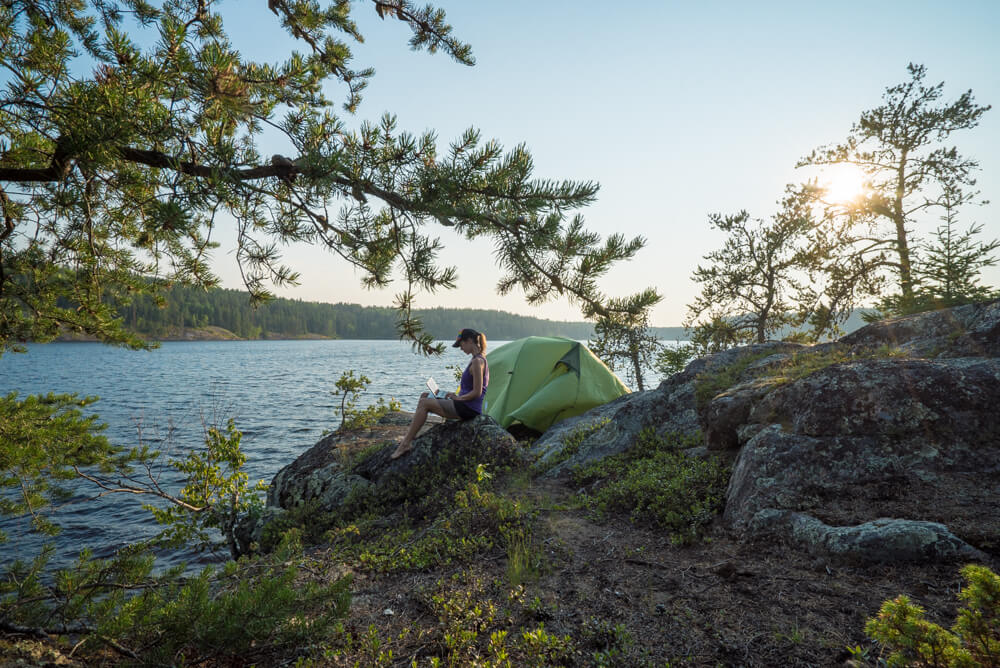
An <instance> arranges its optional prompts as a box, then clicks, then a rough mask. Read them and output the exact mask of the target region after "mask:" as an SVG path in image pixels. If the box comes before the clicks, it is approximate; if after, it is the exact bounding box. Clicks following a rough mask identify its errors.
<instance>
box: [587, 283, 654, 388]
mask: <svg viewBox="0 0 1000 668" xmlns="http://www.w3.org/2000/svg"><path fill="white" fill-rule="evenodd" d="M662 299H663V298H662V297H661V296H660V295H659V294H658V293H656V292H655V291H654V290H646V291H645V292H642V293H639V294H636V295H633V296H631V297H629V298H626V299H612V300H609V301H608V303H607V304H606V305H605V309H606V312H605V313H603V314H601V315H598V316H597V321H596V323H595V324H594V338H593V339H591V340H590V341H588V342H587V347H588V348H590V350H591V351H592V352H593V353H594V355H596V356H597V357H598V358H599V359H600V360H601V361H602V362H604V363H605V364H607V365H608V368H610V369H611V370H612V371H615V372H618V371H619V370H623V371H624V372H625V378H626V380H627V381H628V383H629V385H632V386H633V387H636V388H637V389H638V390H639V391H640V392H642V391H644V390H645V389H646V387H645V383H644V379H643V370H644V369H648V368H649V367H651V366H652V364H653V360H654V358H655V356H656V353H657V351H659V350H660V348H661V347H662V346H661V345H660V342H659V340H658V339H657V338H656V336H654V335H653V334H652V330H651V327H650V324H649V310H650V309H651V308H653V307H654V306H656V305H657V304H658V303H660V301H661V300H662Z"/></svg>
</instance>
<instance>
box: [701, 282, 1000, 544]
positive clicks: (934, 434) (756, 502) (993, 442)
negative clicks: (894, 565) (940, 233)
mask: <svg viewBox="0 0 1000 668" xmlns="http://www.w3.org/2000/svg"><path fill="white" fill-rule="evenodd" d="M884 346H890V348H891V349H885V350H884V352H885V353H890V352H891V353H892V355H893V356H891V357H884V358H880V357H878V356H877V355H876V356H873V354H872V350H873V349H876V348H879V347H884ZM827 350H836V351H838V352H839V353H841V355H842V356H843V357H844V358H845V361H842V362H839V363H836V364H832V365H830V366H827V367H826V368H822V369H819V370H817V371H815V372H813V373H811V374H809V375H806V376H805V377H802V378H799V379H797V380H787V379H783V378H782V377H781V376H780V375H777V376H774V377H770V378H769V377H767V376H766V375H765V376H763V377H760V376H758V377H756V378H750V379H747V380H744V381H743V382H742V383H737V384H736V385H734V386H733V387H731V388H729V389H728V390H726V391H725V392H722V393H720V394H719V395H718V396H716V397H714V398H712V399H711V400H710V401H709V402H708V403H707V405H705V406H704V407H703V408H702V410H701V411H700V417H701V420H702V424H703V426H704V427H705V429H706V433H708V434H715V435H714V437H709V439H708V441H709V445H710V447H715V448H718V449H728V450H730V451H732V452H734V453H735V455H736V456H735V463H734V468H733V473H732V478H731V480H730V484H729V488H728V492H727V496H726V511H725V521H726V523H727V525H728V526H729V527H731V528H732V529H734V530H735V531H737V532H738V533H739V534H741V535H743V536H745V537H748V538H753V537H756V536H760V535H768V536H773V535H775V534H778V535H783V536H785V537H786V538H788V539H790V540H792V541H794V542H797V543H800V544H802V545H804V546H805V547H807V548H808V549H809V550H810V551H812V552H814V553H817V554H826V555H828V556H831V557H839V558H846V559H849V560H851V561H862V562H863V561H876V562H877V561H893V560H899V559H957V558H973V557H974V556H975V555H979V556H982V554H983V552H982V551H985V552H989V553H992V554H996V553H998V552H1000V517H998V513H996V508H997V507H1000V411H998V410H997V400H998V399H1000V359H998V357H997V351H1000V308H998V302H993V303H989V304H980V305H971V306H964V307H960V308H957V309H952V310H950V311H942V312H934V313H928V314H923V315H918V316H910V317H907V318H899V319H896V320H892V321H886V322H880V323H875V324H872V325H869V326H868V327H865V328H863V329H861V330H859V331H858V332H855V333H853V334H851V335H850V336H848V337H844V338H843V339H841V340H840V341H838V342H837V343H836V344H831V345H830V346H828V347H827ZM900 351H903V352H904V353H906V354H905V355H904V356H899V355H900ZM855 355H856V357H857V359H852V356H855ZM921 355H922V356H923V357H921Z"/></svg>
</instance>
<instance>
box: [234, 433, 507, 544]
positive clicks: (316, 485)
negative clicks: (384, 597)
mask: <svg viewBox="0 0 1000 668" xmlns="http://www.w3.org/2000/svg"><path fill="white" fill-rule="evenodd" d="M409 421H410V415H409V414H405V413H396V414H389V415H387V416H386V417H384V418H383V419H382V420H381V421H380V422H379V424H378V425H377V426H376V429H374V430H372V431H371V432H370V433H361V434H359V433H358V432H349V433H345V434H340V433H334V434H330V435H328V436H325V437H324V438H322V439H320V441H319V442H317V443H316V444H315V445H314V446H312V447H311V448H310V449H309V450H307V451H306V452H304V453H303V454H302V455H301V456H299V458H298V459H296V460H295V461H294V462H292V463H291V464H289V465H288V466H286V467H284V468H283V469H281V470H280V471H279V472H278V473H277V475H275V476H274V479H273V480H272V482H271V486H270V488H269V490H268V497H267V506H266V508H265V509H264V512H263V513H261V514H259V515H258V516H256V517H248V518H244V520H243V523H242V524H241V527H240V529H239V531H238V535H239V542H240V545H241V548H247V549H249V547H250V545H251V544H252V543H254V542H257V543H259V542H260V537H261V536H262V535H263V532H264V529H265V526H266V524H267V523H268V522H270V521H273V520H274V519H276V518H278V517H281V516H282V514H283V513H284V511H288V510H293V509H295V508H300V507H303V506H308V507H309V511H310V512H313V513H316V514H321V513H327V512H334V511H338V510H342V506H343V504H344V502H345V501H347V500H348V499H349V498H356V497H357V496H358V493H359V492H361V493H368V494H371V495H373V496H377V497H378V498H380V499H381V501H382V502H383V503H388V504H393V503H403V502H404V501H408V502H411V503H420V502H423V501H424V497H425V496H428V495H430V493H431V492H437V491H442V490H437V489H431V486H432V485H434V484H437V483H438V482H440V480H441V479H442V478H443V477H448V476H453V475H454V474H455V473H457V472H460V471H462V470H467V469H470V468H473V469H474V468H475V466H476V465H477V464H483V465H485V466H486V467H487V470H495V469H497V468H499V467H503V466H509V465H513V464H520V463H523V459H522V455H521V452H520V448H519V446H518V444H517V441H516V440H515V439H514V438H513V437H512V436H511V435H510V434H508V433H507V432H506V431H505V430H504V429H503V428H502V427H500V425H498V424H497V423H496V422H495V421H494V420H493V419H492V418H490V417H488V416H480V417H477V418H474V419H472V420H466V421H461V422H459V421H450V420H449V421H445V422H439V423H437V424H432V426H430V427H429V428H425V430H424V431H422V432H421V434H420V435H419V436H418V437H417V438H416V439H415V440H414V441H413V450H412V451H411V452H410V453H409V454H407V455H405V456H403V457H400V458H399V459H395V460H393V459H391V458H390V456H391V454H392V452H393V451H394V450H395V449H396V444H397V441H398V438H401V437H402V435H403V434H404V433H405V429H406V427H407V426H408V425H409Z"/></svg>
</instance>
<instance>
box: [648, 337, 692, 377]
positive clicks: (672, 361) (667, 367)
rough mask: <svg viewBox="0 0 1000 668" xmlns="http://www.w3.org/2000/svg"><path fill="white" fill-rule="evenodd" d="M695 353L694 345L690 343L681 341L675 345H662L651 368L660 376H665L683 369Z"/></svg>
mask: <svg viewBox="0 0 1000 668" xmlns="http://www.w3.org/2000/svg"><path fill="white" fill-rule="evenodd" d="M696 354H697V351H696V350H695V347H694V346H693V345H691V344H690V343H682V344H680V345H678V346H677V347H671V346H663V347H662V348H661V349H660V352H659V353H657V355H656V362H654V364H653V368H654V369H656V371H657V372H658V373H659V374H660V375H661V376H663V377H664V378H667V377H669V376H672V375H674V374H675V373H680V372H681V371H683V370H684V367H686V366H687V364H688V362H690V361H691V360H692V359H694V358H695V356H696Z"/></svg>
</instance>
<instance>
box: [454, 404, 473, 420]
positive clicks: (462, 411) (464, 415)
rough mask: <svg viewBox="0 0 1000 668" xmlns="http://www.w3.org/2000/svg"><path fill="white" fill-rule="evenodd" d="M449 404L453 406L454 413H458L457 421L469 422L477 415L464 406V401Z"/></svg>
mask: <svg viewBox="0 0 1000 668" xmlns="http://www.w3.org/2000/svg"><path fill="white" fill-rule="evenodd" d="M451 403H452V404H453V405H454V406H455V412H456V413H458V419H459V420H471V419H472V418H474V417H476V416H477V415H479V413H477V412H476V411H474V410H472V409H471V408H469V407H468V406H466V405H465V402H464V401H452V402H451Z"/></svg>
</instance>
